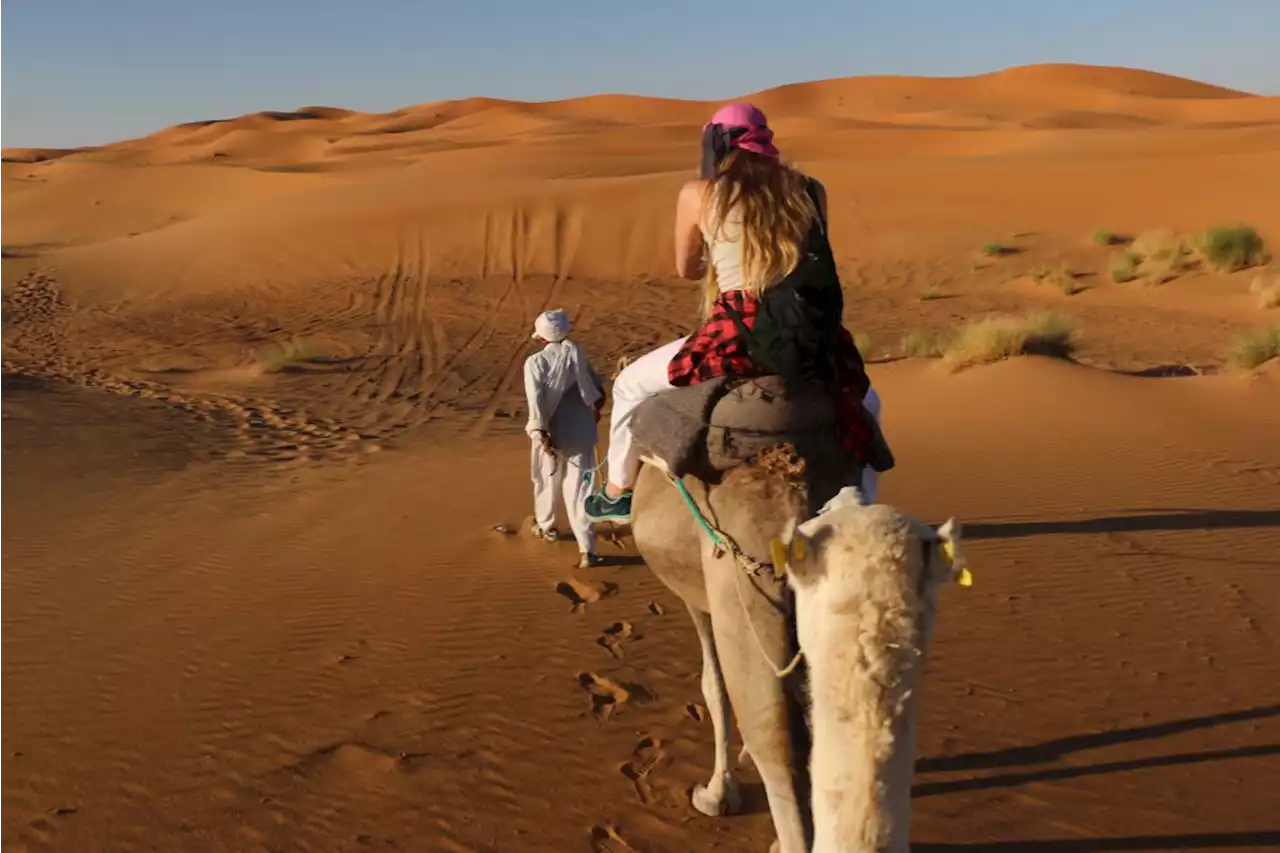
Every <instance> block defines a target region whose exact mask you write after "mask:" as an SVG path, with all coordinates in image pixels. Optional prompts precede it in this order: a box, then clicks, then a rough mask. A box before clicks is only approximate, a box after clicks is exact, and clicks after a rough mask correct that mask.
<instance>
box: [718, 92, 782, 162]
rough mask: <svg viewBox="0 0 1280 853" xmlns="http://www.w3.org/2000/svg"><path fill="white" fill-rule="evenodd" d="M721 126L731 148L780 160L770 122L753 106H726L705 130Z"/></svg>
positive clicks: (734, 104)
mask: <svg viewBox="0 0 1280 853" xmlns="http://www.w3.org/2000/svg"><path fill="white" fill-rule="evenodd" d="M712 125H719V126H720V127H721V128H722V129H723V131H724V132H725V134H726V136H728V139H727V140H726V141H727V142H728V145H729V147H730V148H741V149H742V150H743V151H752V152H754V153H756V154H761V155H764V156H765V157H772V158H773V159H775V160H776V159H778V156H779V153H778V148H777V146H775V145H774V144H773V131H772V130H770V129H769V120H768V119H766V118H765V117H764V113H762V112H760V110H759V108H758V107H756V106H754V105H753V104H748V103H747V102H746V101H738V102H736V103H732V104H725V105H724V106H723V107H721V108H720V109H718V110H716V114H715V115H713V116H712V117H711V121H709V122H707V124H706V126H705V127H704V128H703V130H704V131H705V130H706V128H707V127H711V126H712Z"/></svg>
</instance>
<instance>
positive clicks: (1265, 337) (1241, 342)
mask: <svg viewBox="0 0 1280 853" xmlns="http://www.w3.org/2000/svg"><path fill="white" fill-rule="evenodd" d="M1273 358H1280V325H1277V326H1272V327H1270V328H1267V329H1255V330H1253V331H1251V332H1244V333H1243V334H1240V335H1238V336H1236V338H1235V339H1234V340H1232V341H1231V344H1230V345H1229V346H1228V347H1227V353H1226V361H1227V364H1228V365H1230V366H1231V367H1234V368H1236V369H1237V370H1252V369H1253V368H1255V367H1258V366H1260V365H1262V364H1264V363H1266V362H1268V361H1270V360H1271V359H1273Z"/></svg>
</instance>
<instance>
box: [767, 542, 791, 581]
mask: <svg viewBox="0 0 1280 853" xmlns="http://www.w3.org/2000/svg"><path fill="white" fill-rule="evenodd" d="M769 557H770V559H772V560H773V574H774V577H782V576H783V575H785V574H786V573H787V546H786V545H783V544H782V540H781V539H774V540H773V541H772V542H770V543H769Z"/></svg>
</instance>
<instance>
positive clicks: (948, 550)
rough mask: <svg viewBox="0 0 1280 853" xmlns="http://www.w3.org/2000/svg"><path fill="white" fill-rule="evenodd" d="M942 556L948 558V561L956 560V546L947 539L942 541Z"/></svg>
mask: <svg viewBox="0 0 1280 853" xmlns="http://www.w3.org/2000/svg"><path fill="white" fill-rule="evenodd" d="M942 556H944V557H946V558H947V560H948V561H950V560H954V559H955V558H956V546H955V545H952V544H951V543H950V542H948V541H947V540H945V539H944V540H942Z"/></svg>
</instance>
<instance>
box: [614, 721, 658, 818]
mask: <svg viewBox="0 0 1280 853" xmlns="http://www.w3.org/2000/svg"><path fill="white" fill-rule="evenodd" d="M664 758H666V753H665V752H663V751H662V741H661V740H660V739H658V738H656V737H653V736H649V737H644V738H641V739H640V742H639V743H637V744H636V748H635V749H634V750H633V751H632V759H631V760H630V761H628V762H627V763H625V764H623V765H622V767H620V768H619V771H620V772H621V773H622V775H623V776H625V777H626V778H627V779H629V780H631V784H633V785H634V786H635V789H636V796H638V797H639V798H640V802H641V803H643V804H644V805H646V806H649V805H653V803H654V800H655V798H654V793H653V788H652V786H651V785H650V783H649V774H651V773H652V772H653V771H654V770H655V769H657V767H658V764H659V763H660V762H661V761H662V760H663V759H664Z"/></svg>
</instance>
